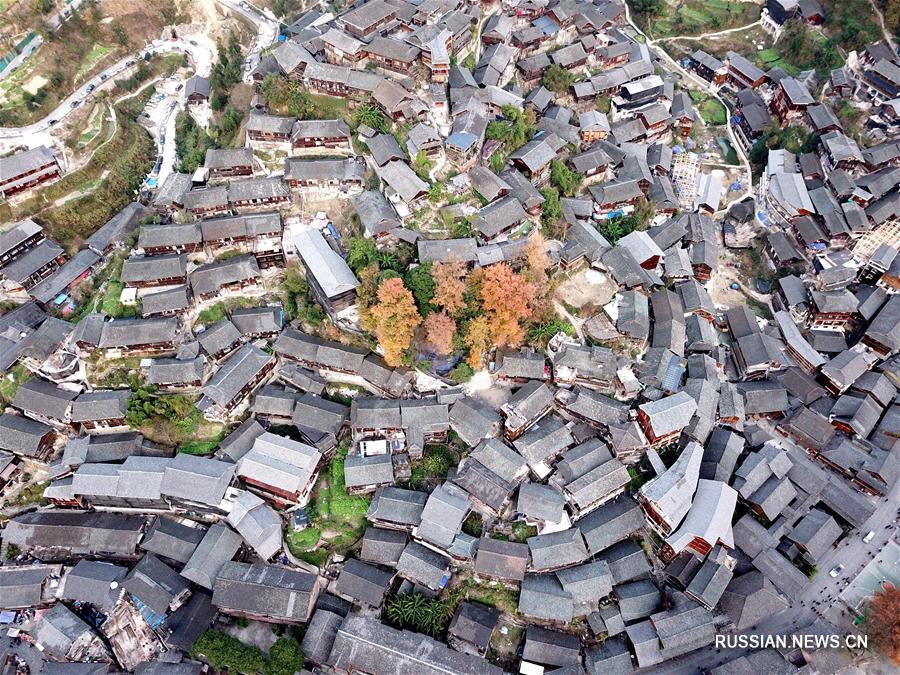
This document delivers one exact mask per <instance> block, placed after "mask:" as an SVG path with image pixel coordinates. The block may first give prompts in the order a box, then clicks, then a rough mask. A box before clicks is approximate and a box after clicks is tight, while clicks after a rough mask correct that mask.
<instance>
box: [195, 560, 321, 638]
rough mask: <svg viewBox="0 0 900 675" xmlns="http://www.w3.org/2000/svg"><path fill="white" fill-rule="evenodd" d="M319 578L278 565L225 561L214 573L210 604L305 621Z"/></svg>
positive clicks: (308, 614) (287, 619)
mask: <svg viewBox="0 0 900 675" xmlns="http://www.w3.org/2000/svg"><path fill="white" fill-rule="evenodd" d="M318 586H319V581H318V577H317V576H316V575H314V574H310V573H308V572H302V571H299V570H294V569H290V568H287V567H280V566H277V565H248V564H245V563H238V562H227V563H225V565H224V566H223V567H222V568H221V569H220V570H219V573H218V574H217V575H216V580H215V584H214V585H213V600H212V601H213V604H214V605H215V606H216V607H218V608H219V609H220V610H223V611H225V612H236V613H248V614H253V615H260V616H265V617H267V618H270V619H274V620H280V621H286V622H288V623H306V622H307V621H308V620H309V618H310V615H311V613H312V605H313V602H314V601H315V598H316V596H317V594H318V590H319V589H318Z"/></svg>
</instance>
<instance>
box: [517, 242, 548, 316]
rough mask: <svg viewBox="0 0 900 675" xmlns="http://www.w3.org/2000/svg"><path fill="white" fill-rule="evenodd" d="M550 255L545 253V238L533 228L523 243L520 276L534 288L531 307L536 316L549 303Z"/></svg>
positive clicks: (546, 307)
mask: <svg viewBox="0 0 900 675" xmlns="http://www.w3.org/2000/svg"><path fill="white" fill-rule="evenodd" d="M549 269H550V256H549V255H547V240H546V239H545V238H544V235H543V234H541V232H540V230H535V231H534V232H533V233H532V234H531V235H530V236H529V237H528V242H527V243H526V244H525V267H524V268H523V270H522V276H524V277H525V279H526V280H527V281H528V283H530V284H531V286H532V288H533V289H534V296H533V297H532V301H531V308H532V309H533V310H534V313H535V314H536V315H537V316H540V315H542V314H544V313H546V312H547V311H548V309H549V306H550V303H549V299H550V275H549V273H548V270H549Z"/></svg>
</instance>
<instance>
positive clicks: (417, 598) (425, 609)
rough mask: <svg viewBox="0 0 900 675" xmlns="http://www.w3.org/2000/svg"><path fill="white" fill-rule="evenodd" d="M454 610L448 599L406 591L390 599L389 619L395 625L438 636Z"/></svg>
mask: <svg viewBox="0 0 900 675" xmlns="http://www.w3.org/2000/svg"><path fill="white" fill-rule="evenodd" d="M452 610H453V608H452V605H451V604H450V603H449V602H447V601H446V600H438V599H437V598H426V597H425V596H424V595H422V594H420V593H406V594H404V595H400V596H397V597H396V598H394V599H393V600H391V601H390V603H389V604H388V612H387V615H388V621H390V622H391V623H393V624H394V625H395V626H400V627H406V628H411V629H413V630H415V631H417V632H419V633H426V634H428V635H432V636H437V635H440V634H441V633H443V632H444V630H445V629H446V627H447V623H448V622H449V620H450V617H451V615H452Z"/></svg>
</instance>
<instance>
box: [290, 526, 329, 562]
mask: <svg viewBox="0 0 900 675" xmlns="http://www.w3.org/2000/svg"><path fill="white" fill-rule="evenodd" d="M321 535H322V531H321V530H320V529H319V528H318V527H307V528H306V529H305V530H300V531H299V532H294V531H293V530H288V532H286V533H285V535H284V540H285V542H287V545H288V548H289V549H290V551H291V553H293V554H294V555H295V556H298V557H299V556H302V555H305V554H306V553H308V552H309V551H310V549H312V548H314V547H315V545H316V544H318V543H319V537H321Z"/></svg>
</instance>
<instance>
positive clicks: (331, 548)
mask: <svg viewBox="0 0 900 675" xmlns="http://www.w3.org/2000/svg"><path fill="white" fill-rule="evenodd" d="M348 444H349V440H344V442H343V443H341V446H340V447H339V448H338V450H337V452H336V453H335V456H334V458H333V459H332V460H331V464H330V466H329V467H328V470H327V471H323V472H321V473H320V474H319V480H318V482H317V483H316V486H315V488H314V489H313V495H312V499H310V502H309V504H308V505H307V507H306V511H307V513H308V514H309V518H310V521H311V524H312V528H310V529H315V530H318V532H319V534H320V537H321V543H320V545H319V547H318V548H316V549H314V550H312V551H301V550H297V551H294V549H293V548H292V549H291V552H292V553H294V554H295V555H297V556H298V557H299V558H302V559H303V560H305V561H306V562H308V563H311V564H313V565H318V566H322V565H323V564H324V563H325V562H326V561H327V560H328V556H329V555H330V554H331V553H332V552H334V553H344V552H346V551H347V550H348V549H350V548H351V547H352V546H353V545H354V544H355V543H356V542H357V541H359V539H360V537H362V535H363V532H364V531H365V529H366V512H367V511H368V510H369V503H370V502H371V498H370V497H363V496H356V495H350V494H348V493H347V487H346V485H345V483H344V460H345V458H346V457H347V448H348ZM297 534H302V532H301V533H297ZM306 536H309V537H311V536H312V535H311V534H310V535H306ZM287 538H288V540H289V541H290V535H288V537H287ZM289 545H290V543H289Z"/></svg>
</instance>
